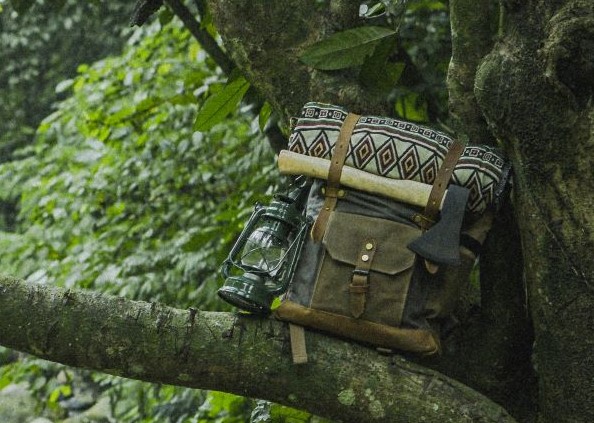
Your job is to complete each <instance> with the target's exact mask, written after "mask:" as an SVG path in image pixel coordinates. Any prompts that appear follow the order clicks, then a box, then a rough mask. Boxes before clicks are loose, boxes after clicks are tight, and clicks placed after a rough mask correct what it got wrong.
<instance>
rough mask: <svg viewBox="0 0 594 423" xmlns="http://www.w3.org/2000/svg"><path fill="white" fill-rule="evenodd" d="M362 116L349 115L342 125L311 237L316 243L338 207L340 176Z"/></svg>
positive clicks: (320, 238)
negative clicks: (352, 135) (356, 126)
mask: <svg viewBox="0 0 594 423" xmlns="http://www.w3.org/2000/svg"><path fill="white" fill-rule="evenodd" d="M359 118H360V116H359V115H356V114H354V113H349V114H348V115H347V117H346V119H345V120H344V122H343V123H342V127H341V128H340V134H339V135H338V141H336V145H335V146H334V153H333V154H332V158H331V159H330V169H329V170H328V180H327V184H326V189H325V192H324V196H325V200H324V205H323V206H322V210H320V214H319V215H318V218H317V219H316V221H315V222H314V224H313V227H312V228H311V237H312V239H313V240H314V241H315V242H320V241H321V240H322V237H323V236H324V232H325V231H326V225H327V224H328V218H329V217H330V213H332V211H333V210H334V208H335V207H336V202H337V201H338V197H339V196H340V193H339V188H340V175H341V173H342V167H343V166H344V161H345V160H346V156H347V153H348V151H349V141H350V140H351V134H352V133H353V129H355V125H356V124H357V122H358V121H359Z"/></svg>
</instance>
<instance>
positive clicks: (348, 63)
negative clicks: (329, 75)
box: [300, 26, 396, 70]
mask: <svg viewBox="0 0 594 423" xmlns="http://www.w3.org/2000/svg"><path fill="white" fill-rule="evenodd" d="M395 34H396V32H395V31H393V30H391V29H388V28H384V27H381V26H362V27H359V28H354V29H348V30H346V31H342V32H337V33H336V34H333V35H332V36H330V37H329V38H326V39H324V40H322V41H319V42H317V43H315V44H313V45H312V46H310V47H309V48H308V49H307V50H305V51H304V52H303V54H302V55H301V57H300V59H301V61H302V62H303V63H305V64H306V65H309V66H311V67H314V68H316V69H321V70H336V69H344V68H349V67H353V66H360V65H362V64H363V63H364V62H365V59H366V58H367V57H368V56H370V55H372V54H373V52H374V51H375V48H376V47H377V45H378V44H379V43H381V42H382V41H385V40H386V39H388V38H390V37H392V36H394V35H395Z"/></svg>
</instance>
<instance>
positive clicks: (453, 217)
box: [278, 150, 469, 265]
mask: <svg viewBox="0 0 594 423" xmlns="http://www.w3.org/2000/svg"><path fill="white" fill-rule="evenodd" d="M278 167H279V170H280V172H281V174H283V175H305V176H309V177H313V178H318V179H327V177H328V170H329V168H330V160H326V159H322V158H319V157H312V156H305V155H302V154H298V153H294V152H292V151H288V150H283V151H281V152H280V154H279V157H278ZM340 183H341V184H343V185H345V186H348V187H350V188H354V189H359V190H362V191H366V192H370V193H372V194H379V195H383V196H386V197H389V198H393V199H395V200H398V201H402V202H404V203H407V204H411V205H414V206H419V207H423V206H425V205H426V204H427V201H428V199H429V195H430V192H431V188H432V187H431V185H428V184H424V183H421V182H417V181H408V180H398V179H390V178H385V177H382V176H379V175H374V174H371V173H368V172H365V171H362V170H359V169H355V168H352V167H344V168H343V170H342V174H341V177H340ZM468 194H469V190H468V189H467V188H463V187H460V186H457V185H450V186H449V187H448V190H447V191H446V192H445V195H444V197H443V200H442V203H441V206H440V207H439V208H440V209H441V213H440V215H441V219H440V220H439V221H438V222H437V223H436V224H435V225H433V226H432V227H431V228H430V229H429V230H427V231H426V232H425V233H424V234H423V235H421V236H420V237H419V238H417V239H416V240H414V241H413V242H411V243H410V244H409V245H408V248H409V249H411V250H412V251H414V252H416V253H417V254H419V255H421V256H422V257H424V258H425V259H427V260H428V261H430V262H433V263H436V264H453V265H456V264H459V263H460V252H459V243H460V228H461V226H462V220H463V219H464V212H465V208H466V202H467V200H468Z"/></svg>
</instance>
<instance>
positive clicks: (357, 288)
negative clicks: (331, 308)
mask: <svg viewBox="0 0 594 423" xmlns="http://www.w3.org/2000/svg"><path fill="white" fill-rule="evenodd" d="M376 250H377V245H376V243H375V241H374V240H373V239H367V240H365V242H364V243H363V248H361V251H360V252H359V256H358V258H357V265H356V266H355V270H353V277H352V279H351V284H350V285H349V306H350V309H351V314H352V315H353V317H354V318H356V319H358V318H359V317H361V316H362V315H363V313H364V312H365V302H366V297H367V291H368V290H369V270H370V269H371V263H372V262H373V257H374V255H375V252H376Z"/></svg>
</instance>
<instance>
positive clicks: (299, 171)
mask: <svg viewBox="0 0 594 423" xmlns="http://www.w3.org/2000/svg"><path fill="white" fill-rule="evenodd" d="M278 168H279V170H280V173H282V174H283V175H305V176H308V177H311V178H318V179H327V178H328V171H329V170H330V160H327V159H321V158H319V157H313V156H306V155H304V154H299V153H294V152H292V151H289V150H282V151H281V152H280V154H279V156H278ZM340 183H341V184H342V185H344V186H346V187H349V188H354V189H357V190H360V191H365V192H368V193H371V194H378V195H382V196H384V197H388V198H392V199H394V200H397V201H401V202H403V203H407V204H411V205H413V206H418V207H425V206H426V205H427V201H428V200H429V195H430V194H431V189H432V185H429V184H424V183H422V182H417V181H409V180H403V179H392V178H385V177H383V176H379V175H375V174H373V173H369V172H365V171H363V170H360V169H355V168H353V167H350V166H344V167H343V168H342V173H341V175H340ZM446 192H447V191H446ZM444 198H445V195H444ZM439 209H440V210H441V205H440V207H439Z"/></svg>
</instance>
